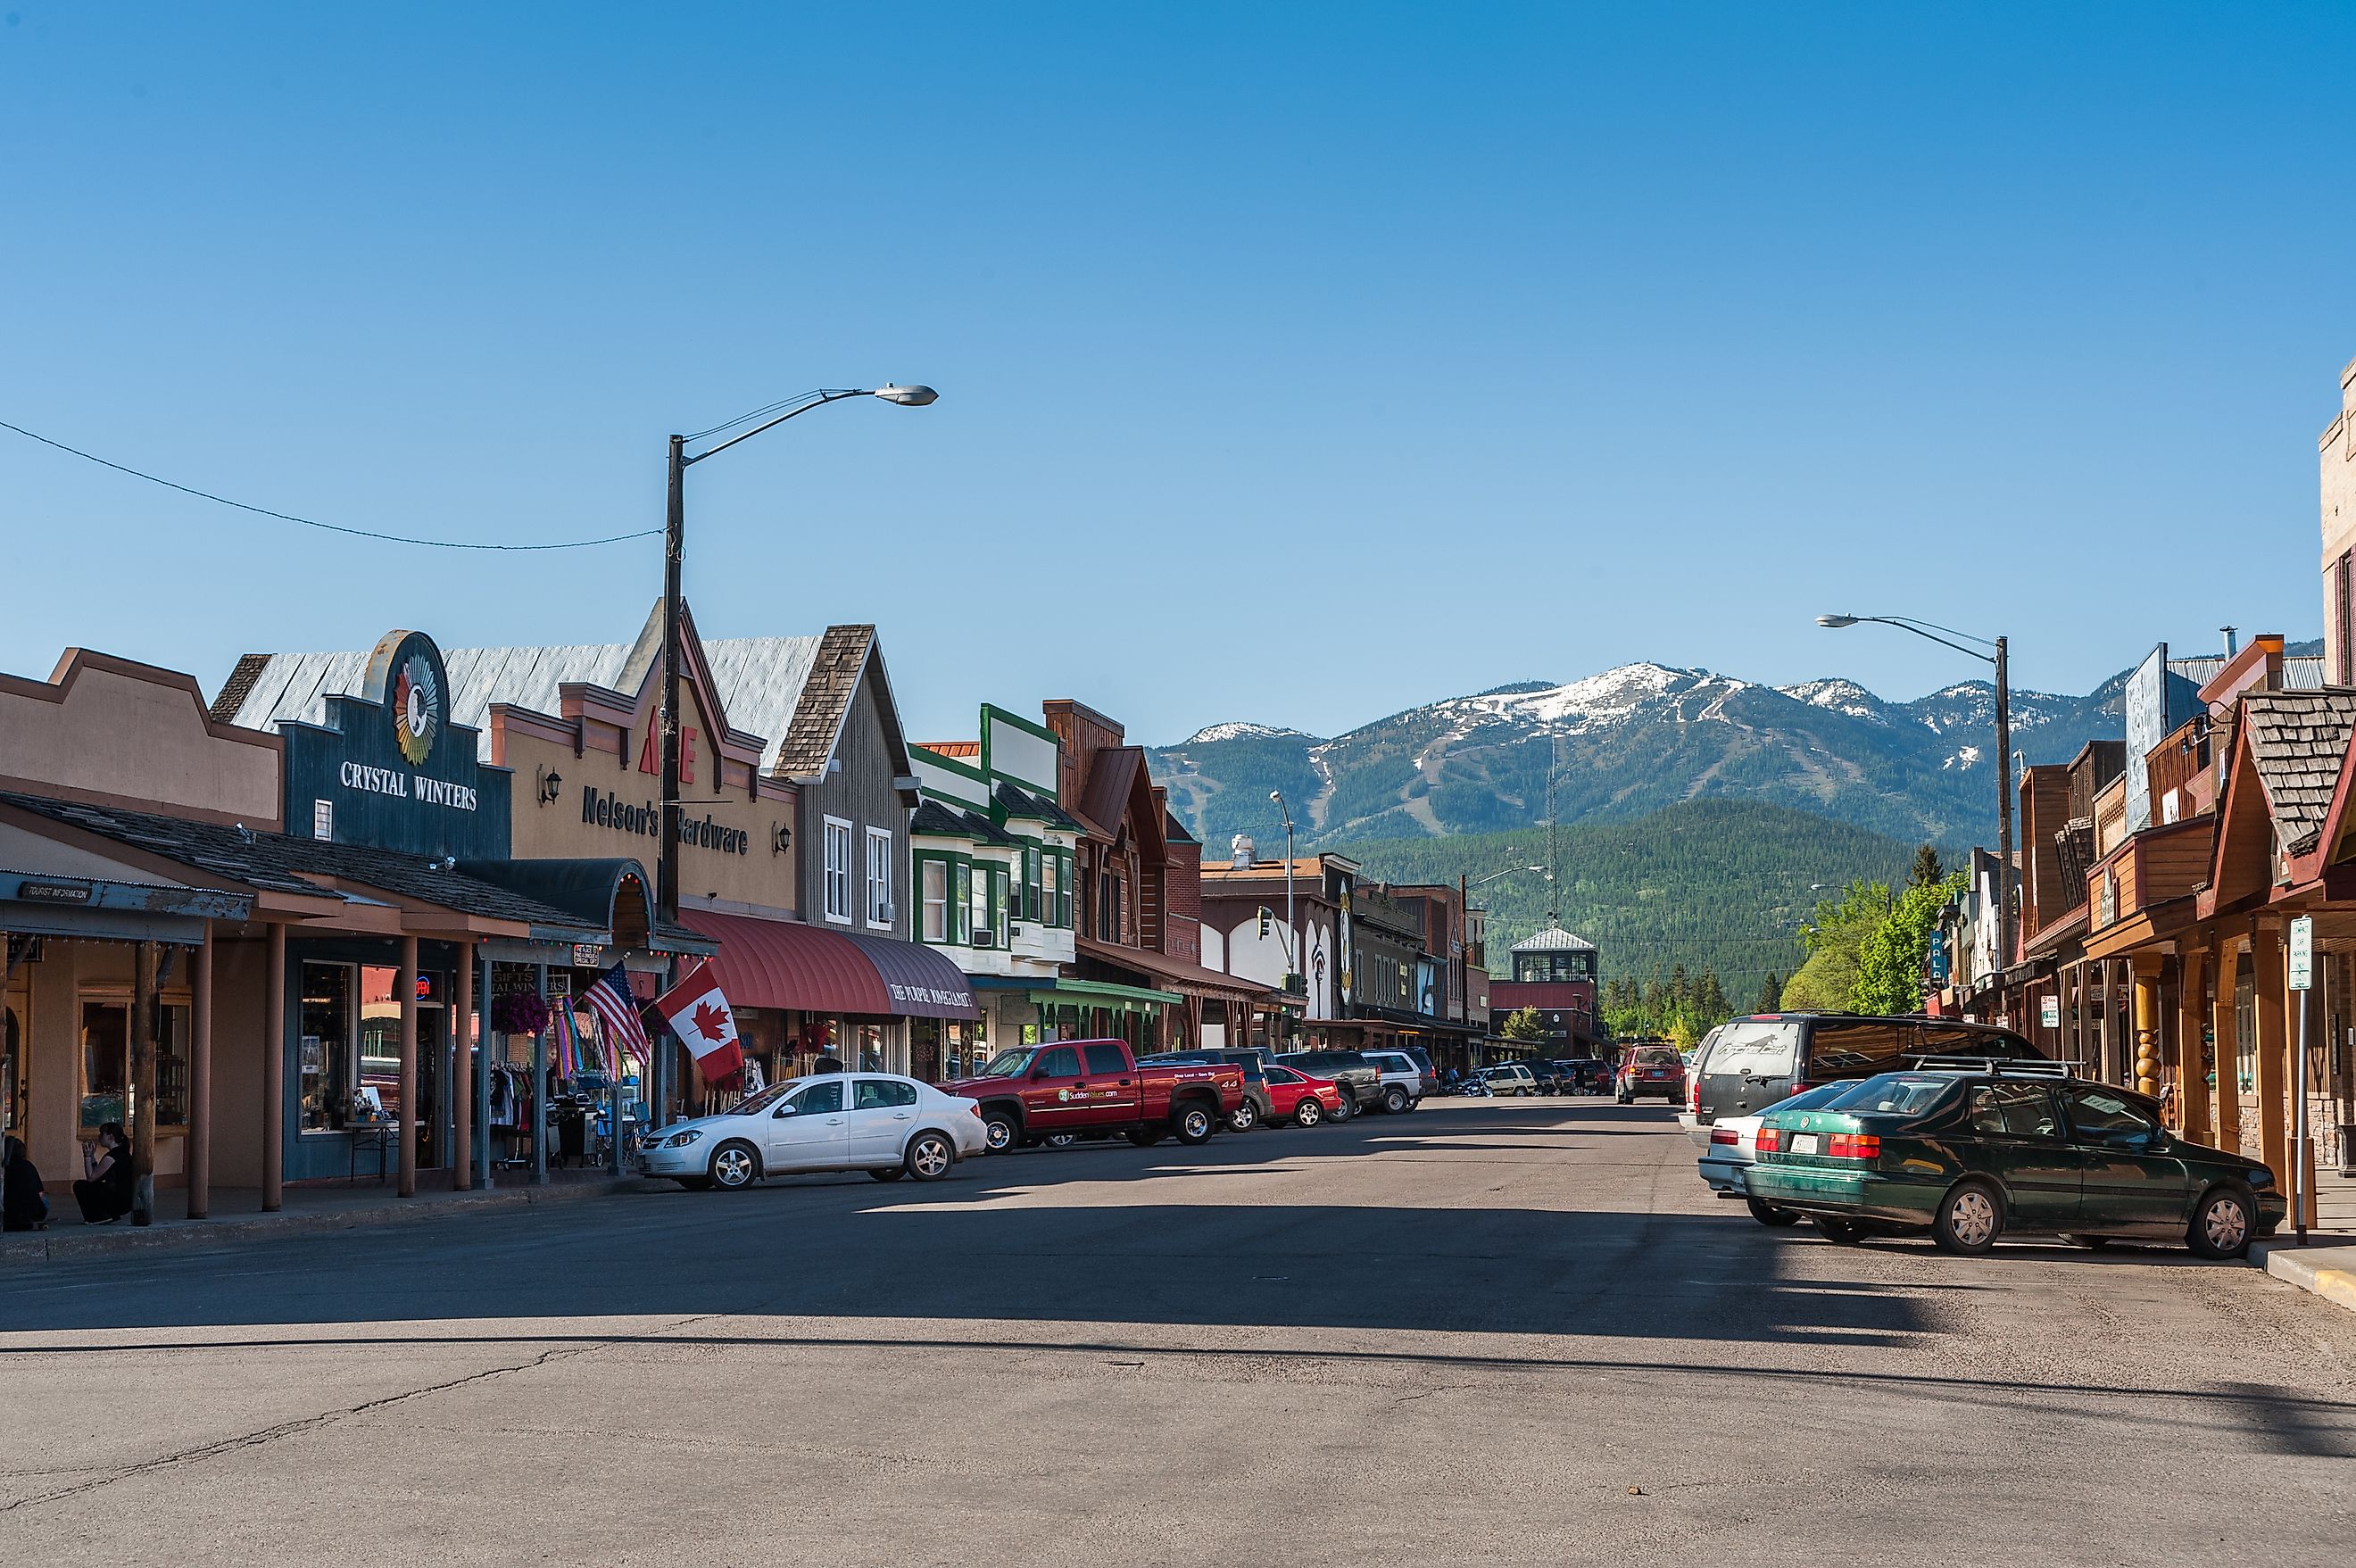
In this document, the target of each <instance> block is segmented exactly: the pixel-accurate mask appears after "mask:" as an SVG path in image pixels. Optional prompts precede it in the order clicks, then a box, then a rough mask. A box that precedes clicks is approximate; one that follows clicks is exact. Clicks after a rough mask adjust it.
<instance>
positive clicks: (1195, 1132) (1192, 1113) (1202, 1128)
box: [1172, 1105, 1219, 1147]
mask: <svg viewBox="0 0 2356 1568" xmlns="http://www.w3.org/2000/svg"><path fill="white" fill-rule="evenodd" d="M1172 1125H1173V1128H1174V1130H1175V1131H1176V1132H1177V1133H1178V1141H1179V1142H1180V1143H1182V1144H1187V1145H1188V1146H1189V1147H1192V1146H1194V1145H1195V1144H1207V1143H1209V1142H1210V1141H1211V1134H1212V1133H1215V1132H1217V1131H1218V1130H1219V1119H1218V1118H1217V1117H1215V1116H1214V1115H1212V1114H1211V1112H1210V1108H1209V1107H1207V1106H1205V1105H1189V1106H1187V1107H1185V1108H1184V1109H1183V1110H1182V1111H1180V1112H1178V1115H1177V1117H1176V1119H1175V1121H1174V1122H1173V1123H1172Z"/></svg>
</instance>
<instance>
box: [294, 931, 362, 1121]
mask: <svg viewBox="0 0 2356 1568" xmlns="http://www.w3.org/2000/svg"><path fill="white" fill-rule="evenodd" d="M352 987H353V977H352V966H351V965H349V964H344V963H306V964H305V965H304V966H303V1031H302V1036H301V1043H300V1046H299V1047H298V1055H297V1057H296V1068H295V1077H296V1080H297V1086H298V1088H299V1090H300V1091H301V1094H302V1101H303V1131H305V1133H332V1132H336V1131H338V1130H340V1129H341V1128H342V1127H344V1126H345V1124H346V1123H348V1122H349V1121H350V1120H351V1110H352V1106H351V1091H352V1086H353V1075H352V1065H353V1063H352V1053H353V1044H354V1039H353V1032H354V1029H355V1027H356V1026H357V1024H358V1019H359V1015H358V1010H357V1008H356V1006H355V1004H354V999H353V995H352Z"/></svg>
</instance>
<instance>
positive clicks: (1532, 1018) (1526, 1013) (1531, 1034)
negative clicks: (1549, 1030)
mask: <svg viewBox="0 0 2356 1568" xmlns="http://www.w3.org/2000/svg"><path fill="white" fill-rule="evenodd" d="M1497 1032H1498V1033H1499V1034H1501V1035H1503V1036H1505V1038H1507V1039H1509V1040H1543V1039H1545V1038H1546V1026H1545V1025H1544V1024H1542V1023H1540V1022H1538V1010H1537V1008H1535V1007H1517V1008H1515V1010H1514V1011H1513V1012H1511V1013H1508V1014H1507V1015H1505V1027H1503V1028H1502V1029H1500V1030H1498V1031H1497Z"/></svg>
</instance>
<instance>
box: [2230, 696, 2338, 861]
mask: <svg viewBox="0 0 2356 1568" xmlns="http://www.w3.org/2000/svg"><path fill="white" fill-rule="evenodd" d="M2242 715H2243V722H2244V725H2245V726H2246V728H2247V733H2248V736H2249V746H2250V758H2251V760H2252V762H2254V764H2255V765H2256V768H2257V777H2258V782H2259V784H2260V785H2262V786H2263V787H2264V788H2265V795H2266V805H2267V806H2268V808H2269V809H2270V810H2271V811H2272V812H2273V814H2274V820H2275V826H2276V829H2277V830H2278V831H2279V832H2280V833H2281V835H2282V844H2283V849H2284V851H2285V852H2286V853H2287V854H2294V855H2296V854H2306V853H2307V851H2308V850H2309V849H2311V848H2313V847H2314V845H2315V841H2316V838H2317V835H2319V833H2320V832H2322V831H2323V819H2324V816H2325V814H2326V813H2327V812H2328V811H2329V810H2330V807H2331V797H2332V793H2333V791H2334V790H2335V789H2337V788H2338V786H2339V783H2340V764H2341V762H2342V761H2343V760H2344V759H2345V758H2346V757H2347V756H2348V743H2349V739H2350V736H2351V735H2356V690H2351V689H2350V688H2347V687H2333V688H2329V689H2327V690H2324V691H2319V692H2265V693H2252V694H2251V695H2249V696H2247V697H2244V698H2243V699H2242Z"/></svg>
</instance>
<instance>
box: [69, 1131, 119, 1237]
mask: <svg viewBox="0 0 2356 1568" xmlns="http://www.w3.org/2000/svg"><path fill="white" fill-rule="evenodd" d="M81 1157H82V1164H83V1165H87V1166H88V1167H89V1169H90V1179H88V1180H87V1181H78V1182H76V1183H74V1184H73V1191H74V1201H75V1202H76V1203H79V1204H80V1205H81V1218H82V1223H83V1224H85V1225H111V1224H112V1223H113V1222H114V1221H115V1220H117V1219H122V1218H123V1216H124V1215H126V1214H128V1213H130V1212H131V1140H130V1139H128V1138H126V1137H124V1136H123V1123H122V1122H108V1123H106V1125H104V1126H102V1127H101V1128H100V1129H99V1130H98V1142H97V1143H96V1144H93V1145H91V1147H89V1148H86V1149H84V1150H83V1151H82V1156H81Z"/></svg>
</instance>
